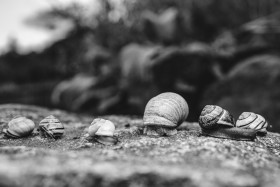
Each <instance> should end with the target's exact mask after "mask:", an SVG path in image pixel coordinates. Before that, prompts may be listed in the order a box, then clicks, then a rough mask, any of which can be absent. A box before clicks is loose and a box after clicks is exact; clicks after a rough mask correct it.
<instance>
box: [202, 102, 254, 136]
mask: <svg viewBox="0 0 280 187" xmlns="http://www.w3.org/2000/svg"><path fill="white" fill-rule="evenodd" d="M198 122H199V125H200V127H201V129H202V134H203V135H207V136H212V137H216V138H226V139H233V140H251V141H252V140H254V139H255V138H256V131H255V130H252V129H241V128H236V127H235V125H234V118H233V117H232V115H231V114H230V113H229V112H228V111H227V110H225V109H223V108H221V107H219V106H216V105H206V106H205V107H204V108H203V110H202V112H201V115H200V116H199V119H198Z"/></svg>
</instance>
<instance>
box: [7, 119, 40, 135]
mask: <svg viewBox="0 0 280 187" xmlns="http://www.w3.org/2000/svg"><path fill="white" fill-rule="evenodd" d="M8 126H9V128H8V129H7V130H5V131H4V133H5V134H6V135H7V136H9V137H11V138H20V137H24V136H28V135H29V134H31V133H32V131H33V130H34V128H35V124H34V122H33V121H32V120H30V119H27V118H26V117H17V118H14V119H12V120H11V121H10V122H9V123H8Z"/></svg>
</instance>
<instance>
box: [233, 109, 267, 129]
mask: <svg viewBox="0 0 280 187" xmlns="http://www.w3.org/2000/svg"><path fill="white" fill-rule="evenodd" d="M267 126H268V123H267V122H266V120H265V119H264V117H262V116H261V115H259V114H255V113H253V112H243V113H242V114H241V115H240V116H239V118H238V120H237V121H236V127H239V128H245V129H254V130H257V131H259V132H263V133H266V132H267V131H266V128H267Z"/></svg>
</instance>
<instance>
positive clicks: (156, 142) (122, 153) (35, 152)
mask: <svg viewBox="0 0 280 187" xmlns="http://www.w3.org/2000/svg"><path fill="white" fill-rule="evenodd" d="M50 114H53V115H55V116H56V117H57V118H59V119H60V120H61V122H63V123H64V124H65V129H66V134H65V135H64V136H63V138H62V139H59V140H52V139H46V138H42V137H40V136H39V135H36V133H35V134H34V135H33V136H31V137H27V138H22V139H8V138H5V137H4V136H2V137H1V139H0V160H1V164H0V186H28V187H30V186H74V187H78V186H122V187H123V186H197V187H198V186H210V187H211V186H213V187H220V186H251V187H253V186H255V187H260V186H266V187H267V186H268V187H269V186H271V187H275V186H280V178H279V176H280V135H279V134H276V133H268V135H267V136H266V137H259V138H258V140H256V141H255V142H245V141H233V140H224V139H217V138H211V137H203V136H199V134H200V129H199V127H198V125H197V124H196V123H184V124H183V126H181V127H180V130H179V131H178V134H177V135H175V136H172V137H160V138H154V137H147V136H143V135H139V134H137V128H136V127H137V126H142V120H141V119H140V118H133V117H125V116H103V117H104V118H105V119H110V120H111V121H113V122H114V123H115V124H116V126H117V130H116V133H115V135H116V136H117V137H118V138H119V140H120V143H118V144H117V145H115V146H104V145H100V144H98V143H95V142H93V141H92V140H90V139H88V138H87V136H86V134H87V132H86V130H87V128H88V126H89V124H90V122H91V121H92V120H93V119H94V118H95V117H96V116H78V115H75V114H69V113H66V112H63V111H59V110H47V109H44V108H39V107H34V106H25V105H1V106H0V128H1V129H0V130H2V129H3V128H6V127H7V122H8V121H9V120H10V119H12V118H13V117H14V116H18V115H23V116H26V117H29V118H31V119H32V120H34V121H35V122H36V125H37V126H38V123H39V121H40V120H41V119H43V118H44V117H46V116H47V115H50Z"/></svg>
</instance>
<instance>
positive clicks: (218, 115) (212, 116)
mask: <svg viewBox="0 0 280 187" xmlns="http://www.w3.org/2000/svg"><path fill="white" fill-rule="evenodd" d="M198 122H199V124H200V126H201V128H206V129H210V128H218V127H219V126H220V125H224V126H229V127H234V118H233V116H232V115H231V114H230V113H229V112H228V111H227V110H225V109H223V108H222V107H219V106H216V105H206V106H205V107H204V108H203V110H202V112H201V114H200V116H199V120H198Z"/></svg>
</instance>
